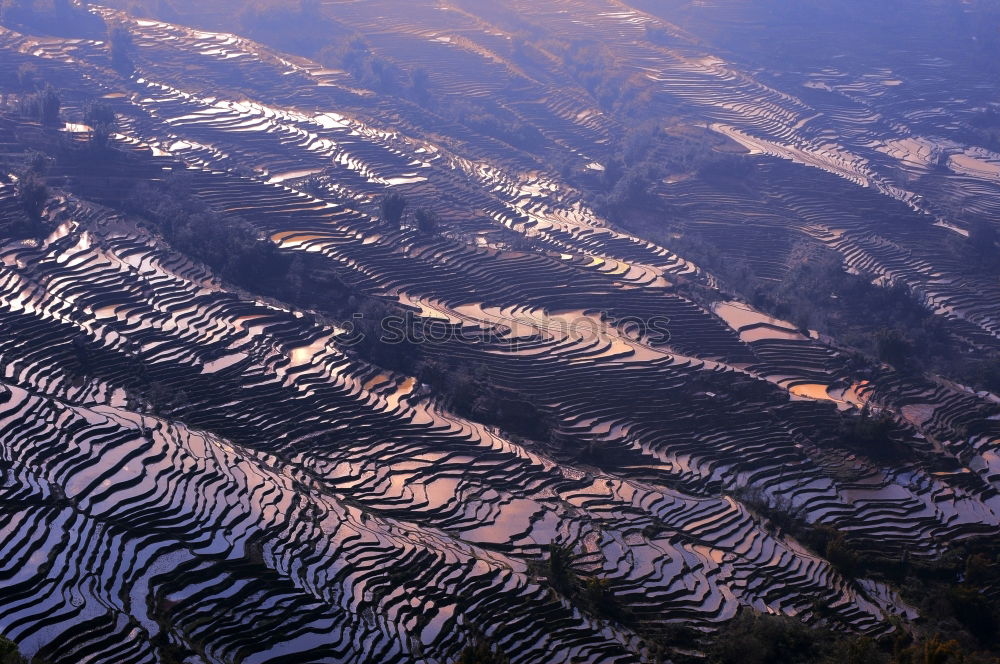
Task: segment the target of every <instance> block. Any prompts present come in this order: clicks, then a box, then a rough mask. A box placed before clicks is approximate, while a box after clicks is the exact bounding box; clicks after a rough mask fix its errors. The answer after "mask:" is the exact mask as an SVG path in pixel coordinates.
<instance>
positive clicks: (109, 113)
mask: <svg viewBox="0 0 1000 664" xmlns="http://www.w3.org/2000/svg"><path fill="white" fill-rule="evenodd" d="M83 121H84V123H86V124H87V126H89V127H90V144H91V146H92V147H95V148H98V149H104V148H106V147H107V146H108V141H109V139H110V138H111V134H112V133H113V132H114V130H115V129H116V128H117V126H118V118H117V117H116V116H115V112H114V109H112V108H111V106H110V105H109V104H107V103H105V102H100V101H99V102H94V103H93V104H90V105H89V106H88V107H87V110H86V111H85V112H84V115H83Z"/></svg>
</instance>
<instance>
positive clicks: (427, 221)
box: [413, 208, 438, 235]
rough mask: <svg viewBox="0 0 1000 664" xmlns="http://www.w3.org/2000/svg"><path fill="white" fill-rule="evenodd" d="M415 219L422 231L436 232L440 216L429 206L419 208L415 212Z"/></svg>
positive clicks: (429, 233)
mask: <svg viewBox="0 0 1000 664" xmlns="http://www.w3.org/2000/svg"><path fill="white" fill-rule="evenodd" d="M413 219H414V220H415V221H416V222H417V228H418V229H419V230H420V232H421V233H427V234H428V235H431V234H434V233H436V232H437V229H438V218H437V215H436V214H434V212H433V211H431V210H428V209H427V208H417V210H416V212H414V213H413Z"/></svg>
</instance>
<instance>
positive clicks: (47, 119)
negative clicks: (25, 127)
mask: <svg viewBox="0 0 1000 664" xmlns="http://www.w3.org/2000/svg"><path fill="white" fill-rule="evenodd" d="M40 102H41V104H40V105H41V116H42V117H41V120H42V124H46V125H57V124H59V108H60V107H61V106H62V102H61V100H60V99H59V93H57V92H56V90H55V88H53V87H52V86H51V85H46V86H45V90H43V91H42V94H41V98H40Z"/></svg>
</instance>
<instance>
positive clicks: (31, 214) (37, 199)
mask: <svg viewBox="0 0 1000 664" xmlns="http://www.w3.org/2000/svg"><path fill="white" fill-rule="evenodd" d="M17 197H18V200H20V201H21V207H23V208H24V212H25V214H27V215H28V218H29V219H31V220H32V221H39V220H41V218H42V210H43V209H45V202H46V201H47V200H49V188H48V187H47V186H46V184H45V179H44V178H43V177H42V176H41V175H39V174H38V173H35V172H28V173H25V174H24V175H22V176H21V178H20V180H19V181H18V183H17Z"/></svg>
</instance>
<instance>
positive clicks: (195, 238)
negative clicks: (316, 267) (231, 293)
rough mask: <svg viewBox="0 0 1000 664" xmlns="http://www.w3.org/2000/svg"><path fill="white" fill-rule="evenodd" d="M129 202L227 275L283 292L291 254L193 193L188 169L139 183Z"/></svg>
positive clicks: (132, 209)
mask: <svg viewBox="0 0 1000 664" xmlns="http://www.w3.org/2000/svg"><path fill="white" fill-rule="evenodd" d="M125 207H126V209H127V210H128V211H130V212H132V213H134V214H137V215H140V216H142V217H144V218H145V219H147V220H149V221H150V222H152V223H153V224H154V225H155V227H156V230H157V231H159V232H160V233H161V234H162V235H163V236H164V237H165V238H166V239H167V241H168V242H169V243H170V244H171V245H172V246H173V247H174V248H175V249H177V250H178V251H180V252H182V253H185V254H187V255H189V256H191V257H193V258H195V259H197V260H199V261H201V262H203V263H205V264H206V265H208V266H209V267H211V268H212V269H213V270H214V271H215V272H216V273H218V274H219V275H221V276H222V277H223V278H224V279H227V280H229V281H232V282H233V283H235V284H239V285H241V286H244V287H247V288H251V289H253V290H256V291H258V292H262V293H263V294H265V295H268V294H275V293H280V294H284V291H285V289H286V285H287V284H288V283H289V274H288V273H289V269H290V268H291V267H292V259H291V258H290V257H289V256H286V255H283V254H282V253H281V252H280V251H279V250H278V248H277V247H276V246H275V245H274V243H273V242H270V241H269V240H268V239H266V238H263V237H261V235H260V233H259V232H258V231H257V230H256V229H254V228H253V226H251V225H250V224H248V223H247V222H246V221H244V220H242V219H239V218H237V217H230V216H225V215H221V214H219V213H217V212H215V211H214V210H212V209H211V208H209V207H208V206H207V205H206V204H205V203H204V201H202V200H201V199H199V198H198V197H197V196H195V195H193V194H192V192H191V189H190V180H189V179H188V178H187V177H185V175H184V174H175V175H172V176H170V177H168V178H166V179H165V180H164V181H163V182H162V183H148V182H142V183H140V184H139V185H138V186H137V187H136V188H135V189H134V190H133V191H132V192H131V195H130V196H129V197H128V199H127V201H126V204H125ZM292 295H294V294H292Z"/></svg>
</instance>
